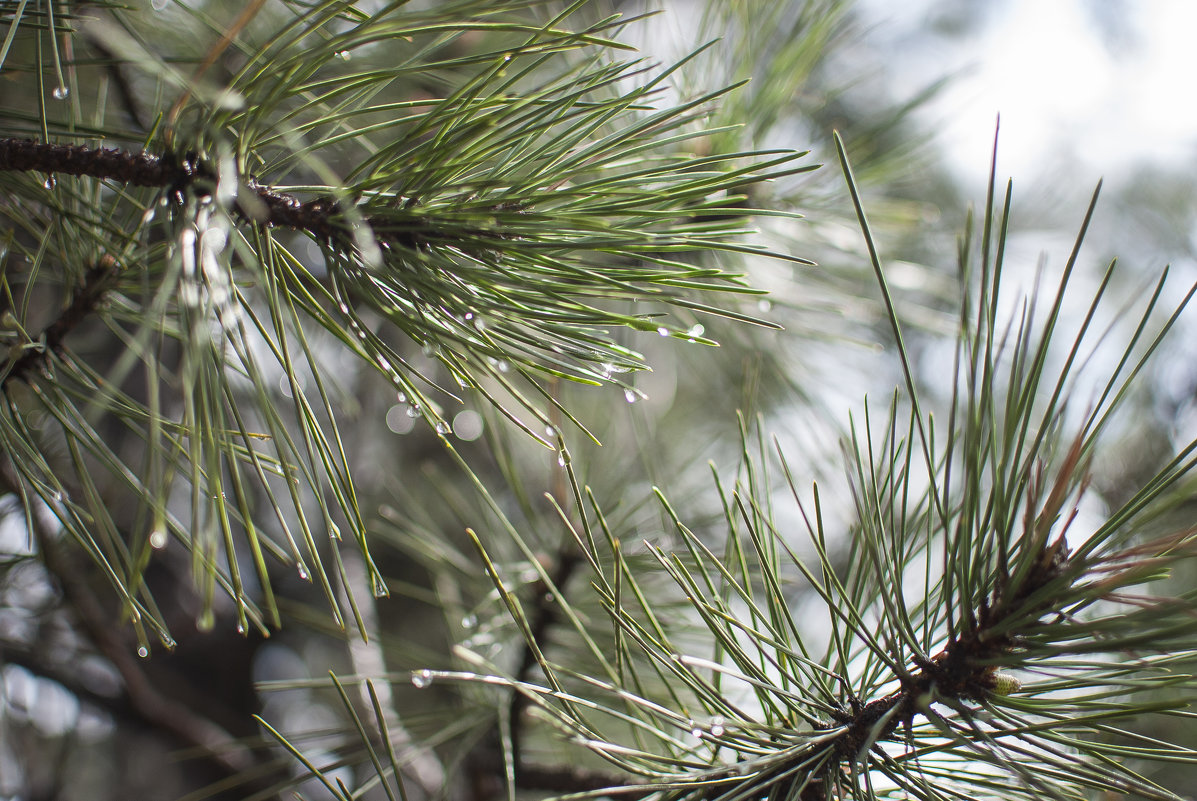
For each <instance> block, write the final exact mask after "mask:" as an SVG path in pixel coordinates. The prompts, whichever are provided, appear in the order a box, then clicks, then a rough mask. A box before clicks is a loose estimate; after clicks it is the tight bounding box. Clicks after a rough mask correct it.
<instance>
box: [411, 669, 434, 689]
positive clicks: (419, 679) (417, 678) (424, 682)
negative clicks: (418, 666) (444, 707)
mask: <svg viewBox="0 0 1197 801" xmlns="http://www.w3.org/2000/svg"><path fill="white" fill-rule="evenodd" d="M411 683H412V684H414V685H415V687H416V689H418V690H423V689H424V688H425V687H427V686H428V685H429V684H432V671H431V670H417V671H416V672H415V673H412V674H411Z"/></svg>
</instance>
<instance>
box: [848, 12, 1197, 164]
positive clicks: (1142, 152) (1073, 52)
mask: <svg viewBox="0 0 1197 801" xmlns="http://www.w3.org/2000/svg"><path fill="white" fill-rule="evenodd" d="M860 9H861V11H862V12H863V14H862V16H863V17H864V19H865V20H867V21H869V22H870V23H871V27H870V33H869V35H870V36H871V37H876V38H877V40H878V44H879V45H880V46H882V47H884V48H886V49H887V50H888V51H889V52H891V53H893V54H894V57H893V60H892V61H891V62H890V63H888V64H887V65H886V66H887V69H886V73H887V75H888V76H889V78H890V80H891V81H892V82H893V85H894V88H895V91H896V92H897V93H898V94H901V92H902V91H903V89H907V88H908V89H910V90H914V89H916V88H917V87H919V86H925V85H926V84H927V83H929V82H931V81H933V80H935V79H936V78H937V77H940V76H943V75H945V74H949V73H954V72H956V71H957V70H960V73H959V74H958V75H957V77H956V79H955V80H954V81H953V82H952V83H951V84H950V85H949V87H948V89H947V90H946V91H945V92H944V94H943V95H942V96H941V97H940V98H939V99H938V100H937V101H936V102H935V103H933V104H932V105H931V106H930V107H929V108H927V109H925V111H924V114H925V115H926V118H927V119H930V120H934V121H935V122H936V123H938V124H939V125H940V130H941V132H942V140H941V141H942V144H943V146H944V152H945V155H946V157H947V158H948V159H949V161H950V162H951V163H952V164H953V166H955V167H957V168H958V171H959V172H961V173H962V174H963V175H964V176H965V177H968V176H978V175H980V174H981V171H979V170H977V168H976V165H977V164H978V163H982V164H983V163H984V162H985V160H986V159H987V154H988V152H989V148H990V143H991V140H992V137H993V126H994V118H995V115H996V114H997V113H999V112H1000V113H1001V118H1002V134H1001V163H1000V166H999V174H1003V175H1013V176H1016V177H1018V176H1022V177H1026V176H1030V175H1043V174H1044V173H1045V172H1051V171H1053V170H1055V169H1060V168H1061V162H1065V163H1066V164H1065V165H1064V168H1065V169H1067V171H1068V172H1076V171H1080V172H1084V173H1089V174H1090V175H1091V176H1092V177H1094V178H1096V177H1100V176H1105V177H1107V178H1115V179H1116V178H1118V177H1120V176H1121V175H1123V174H1125V170H1126V169H1127V168H1128V167H1131V166H1134V165H1136V164H1139V163H1142V162H1145V161H1146V162H1151V161H1156V162H1160V163H1167V164H1177V163H1180V162H1182V161H1183V162H1185V163H1186V164H1187V163H1191V162H1192V160H1193V155H1194V153H1195V144H1197V102H1195V93H1194V91H1193V84H1194V81H1197V45H1195V43H1194V38H1193V37H1194V31H1197V2H1194V1H1193V0H1137V1H1136V2H1120V1H1119V0H995V1H994V2H990V3H984V4H982V3H977V2H975V0H973V1H972V2H970V1H969V0H907V2H903V3H894V2H891V0H860ZM937 30H939V31H941V32H940V33H936V31H937ZM916 44H917V46H916Z"/></svg>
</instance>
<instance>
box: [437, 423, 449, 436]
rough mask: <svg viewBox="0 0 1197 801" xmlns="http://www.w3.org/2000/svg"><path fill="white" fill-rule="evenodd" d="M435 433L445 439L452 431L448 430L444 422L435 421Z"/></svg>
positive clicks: (447, 425)
mask: <svg viewBox="0 0 1197 801" xmlns="http://www.w3.org/2000/svg"><path fill="white" fill-rule="evenodd" d="M436 433H438V434H440V435H441V436H442V437H445V436H448V435H449V434H452V433H453V431H452V429H450V428H449V424H448V423H446V422H445V421H444V420H437V421H436Z"/></svg>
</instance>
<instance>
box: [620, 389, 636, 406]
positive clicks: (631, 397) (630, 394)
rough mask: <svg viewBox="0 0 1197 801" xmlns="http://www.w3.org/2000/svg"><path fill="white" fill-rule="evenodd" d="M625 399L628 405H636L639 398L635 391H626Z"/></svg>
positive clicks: (624, 392) (624, 393)
mask: <svg viewBox="0 0 1197 801" xmlns="http://www.w3.org/2000/svg"><path fill="white" fill-rule="evenodd" d="M623 399H624V400H626V401H627V402H628V403H635V402H636V401H637V400H638V399H639V396H638V395H637V394H636V391H635V390H632V389H625V390H624V391H623Z"/></svg>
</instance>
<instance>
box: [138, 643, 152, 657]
mask: <svg viewBox="0 0 1197 801" xmlns="http://www.w3.org/2000/svg"><path fill="white" fill-rule="evenodd" d="M137 655H138V656H140V657H141V658H142V659H145V658H146V657H148V656H149V655H150V649H149V648H146V647H145V646H144V645H142V646H138V648H137Z"/></svg>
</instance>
